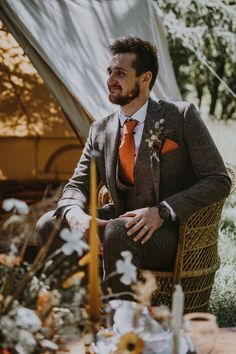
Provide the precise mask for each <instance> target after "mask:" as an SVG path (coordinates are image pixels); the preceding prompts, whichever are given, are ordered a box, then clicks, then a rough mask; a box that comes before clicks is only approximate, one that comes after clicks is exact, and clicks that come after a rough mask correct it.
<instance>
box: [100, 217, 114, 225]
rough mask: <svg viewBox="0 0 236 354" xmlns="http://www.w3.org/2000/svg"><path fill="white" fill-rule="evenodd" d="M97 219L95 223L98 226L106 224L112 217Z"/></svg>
mask: <svg viewBox="0 0 236 354" xmlns="http://www.w3.org/2000/svg"><path fill="white" fill-rule="evenodd" d="M96 220H97V223H98V225H99V226H106V225H107V224H108V223H109V222H110V221H111V220H113V219H109V220H102V219H98V218H97V219H96Z"/></svg>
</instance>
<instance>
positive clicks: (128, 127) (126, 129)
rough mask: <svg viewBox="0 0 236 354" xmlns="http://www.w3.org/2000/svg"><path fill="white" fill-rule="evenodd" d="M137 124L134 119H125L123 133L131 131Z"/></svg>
mask: <svg viewBox="0 0 236 354" xmlns="http://www.w3.org/2000/svg"><path fill="white" fill-rule="evenodd" d="M137 124H138V121H137V120H136V119H132V120H127V121H126V122H125V124H124V134H131V133H133V130H134V128H135V127H136V125H137Z"/></svg>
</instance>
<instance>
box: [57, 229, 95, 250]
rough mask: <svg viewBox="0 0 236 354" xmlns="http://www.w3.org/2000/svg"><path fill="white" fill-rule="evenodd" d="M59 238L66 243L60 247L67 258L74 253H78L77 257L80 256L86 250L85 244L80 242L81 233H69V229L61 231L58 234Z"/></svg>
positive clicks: (77, 231)
mask: <svg viewBox="0 0 236 354" xmlns="http://www.w3.org/2000/svg"><path fill="white" fill-rule="evenodd" d="M60 237H61V238H62V239H63V240H64V241H66V242H65V244H64V245H63V246H62V247H61V250H62V252H63V253H64V254H65V255H67V256H68V255H70V254H72V253H73V252H74V251H76V252H77V253H78V256H81V255H82V254H83V251H84V250H87V249H88V245H87V243H85V242H84V241H83V240H82V237H83V233H82V231H79V230H76V231H70V230H69V229H63V230H62V231H61V232H60Z"/></svg>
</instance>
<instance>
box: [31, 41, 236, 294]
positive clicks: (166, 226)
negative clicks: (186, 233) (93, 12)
mask: <svg viewBox="0 0 236 354" xmlns="http://www.w3.org/2000/svg"><path fill="white" fill-rule="evenodd" d="M110 49H111V52H112V55H113V56H112V59H111V62H110V65H109V67H108V70H107V71H108V81H107V86H108V89H109V99H110V101H111V102H112V103H114V104H118V105H120V110H119V111H118V112H115V113H113V114H111V115H110V116H108V117H106V118H105V119H103V120H100V121H98V122H95V123H93V124H92V126H91V129H90V133H89V137H88V140H87V142H86V145H85V148H84V151H83V154H82V156H81V159H80V161H79V163H78V166H77V167H76V169H75V172H74V174H73V176H72V178H71V179H70V180H69V183H68V184H67V185H66V186H65V188H64V191H63V195H62V197H61V199H60V200H59V203H58V208H57V210H56V215H57V216H61V217H62V218H63V220H64V222H65V224H67V227H68V226H69V228H70V229H72V230H74V229H77V228H82V229H83V230H84V231H87V230H88V229H89V221H90V216H89V215H88V214H87V212H86V208H87V207H88V202H89V172H90V158H91V154H92V153H93V151H97V152H99V154H98V155H96V167H97V172H98V178H99V181H102V183H103V184H104V185H105V186H106V187H107V189H108V190H109V192H110V194H111V197H112V201H113V203H110V204H109V205H106V206H105V207H104V208H102V209H101V210H99V219H98V224H99V225H100V226H101V227H103V229H104V233H103V236H102V242H103V249H104V268H105V273H106V275H107V274H110V273H112V272H113V271H114V270H115V263H116V261H117V260H118V259H119V258H120V253H121V252H122V251H124V250H129V251H131V252H132V254H133V263H134V264H135V265H136V266H137V268H140V267H142V268H147V269H157V270H163V271H168V270H171V269H172V268H173V265H174V259H175V253H176V248H177V243H178V230H179V224H181V223H183V222H184V221H185V220H186V219H187V218H188V217H189V216H190V215H191V214H192V213H194V212H195V211H197V210H198V209H200V208H203V207H205V206H207V205H209V204H211V203H213V202H216V201H218V200H220V199H222V198H224V197H226V196H227V195H228V193H229V190H230V179H229V177H228V175H227V172H226V169H225V166H224V164H223V161H222V159H221V157H220V155H219V152H218V151H217V148H216V147H215V145H214V142H213V141H212V139H211V137H210V135H209V133H208V131H207V129H206V127H205V125H204V124H203V122H202V120H201V118H200V116H199V113H198V112H197V110H196V109H195V107H194V106H193V105H192V104H189V103H186V102H164V101H159V102H154V101H153V100H152V99H150V98H149V95H150V91H151V89H152V87H153V85H154V83H155V80H156V76H157V72H158V63H157V50H156V48H155V47H154V46H153V45H152V44H151V43H149V42H146V41H143V40H141V39H139V38H136V37H125V38H120V39H118V40H116V41H115V42H114V43H113V45H111V47H110ZM52 223H53V221H52V213H51V214H48V216H47V217H45V216H44V217H43V219H42V220H41V221H40V222H39V226H38V232H39V235H41V240H42V238H43V237H44V238H45V234H46V232H45V230H46V229H47V228H48V225H52ZM45 225H47V227H45ZM41 242H42V241H41ZM109 286H110V287H111V288H112V291H113V292H115V293H119V292H122V291H128V290H129V288H128V287H127V286H125V285H123V284H121V283H120V282H119V280H118V277H112V278H111V279H110V280H109Z"/></svg>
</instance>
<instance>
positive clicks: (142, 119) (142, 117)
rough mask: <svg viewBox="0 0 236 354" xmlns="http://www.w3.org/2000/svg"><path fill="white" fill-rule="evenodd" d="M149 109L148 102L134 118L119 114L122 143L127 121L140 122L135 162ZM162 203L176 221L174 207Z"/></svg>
mask: <svg viewBox="0 0 236 354" xmlns="http://www.w3.org/2000/svg"><path fill="white" fill-rule="evenodd" d="M147 107H148V101H147V102H146V103H144V105H143V106H142V107H141V108H139V110H138V111H137V112H135V113H134V114H132V116H126V115H125V114H124V113H122V111H121V110H120V112H119V120H120V141H121V140H122V138H123V135H124V123H125V121H126V120H127V119H128V120H130V119H135V120H137V121H138V124H137V125H136V127H135V128H134V130H133V132H134V143H135V161H136V158H137V156H138V150H139V146H140V143H141V139H142V135H143V127H144V122H145V119H146V115H147ZM162 203H163V204H165V206H167V208H168V209H169V210H170V213H171V218H172V220H176V218H177V216H176V214H175V212H174V210H173V209H172V207H171V206H170V205H169V204H168V203H167V202H166V201H165V200H163V201H162Z"/></svg>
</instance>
